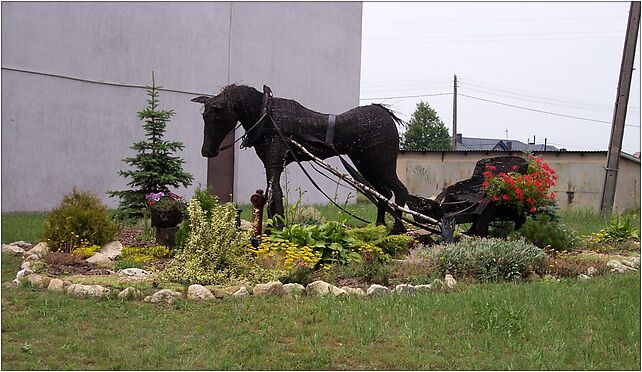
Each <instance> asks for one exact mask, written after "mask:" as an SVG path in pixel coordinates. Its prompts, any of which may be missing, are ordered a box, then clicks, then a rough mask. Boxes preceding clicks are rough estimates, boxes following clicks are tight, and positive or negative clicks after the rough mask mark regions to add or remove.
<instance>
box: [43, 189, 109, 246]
mask: <svg viewBox="0 0 642 372" xmlns="http://www.w3.org/2000/svg"><path fill="white" fill-rule="evenodd" d="M117 232H118V227H117V226H116V224H115V223H113V222H112V221H111V219H110V218H109V215H108V214H107V207H106V206H105V205H104V204H102V203H101V201H100V199H98V196H96V195H95V194H93V193H91V192H88V191H78V190H76V188H75V187H74V189H73V190H72V192H71V193H69V194H67V195H65V196H64V197H63V199H62V202H61V203H60V206H58V207H57V208H55V209H53V210H52V211H51V213H49V216H47V220H46V221H45V223H44V225H43V233H42V236H43V239H44V240H46V241H47V243H48V244H49V247H50V248H51V250H52V251H54V252H55V251H64V252H66V253H70V252H71V251H72V250H74V249H75V248H78V247H80V246H81V245H84V246H87V245H89V246H91V245H99V246H102V245H103V244H105V243H108V242H110V241H112V240H113V239H114V238H115V237H116V233H117Z"/></svg>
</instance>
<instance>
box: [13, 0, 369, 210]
mask: <svg viewBox="0 0 642 372" xmlns="http://www.w3.org/2000/svg"><path fill="white" fill-rule="evenodd" d="M360 38H361V4H360V3H325V4H322V3H229V2H112V3H108V2H91V3H89V2H87V3H81V2H3V3H2V55H3V60H2V143H1V144H2V211H34V210H46V209H50V208H52V207H55V206H56V205H57V204H58V203H59V202H60V200H61V199H62V196H63V195H64V194H65V193H68V192H69V191H71V189H72V187H74V186H76V187H78V188H79V189H82V190H89V191H92V192H95V193H96V194H98V195H99V196H100V197H101V198H102V199H103V201H105V202H106V203H107V204H108V205H109V206H110V207H115V206H116V205H117V203H118V202H117V200H115V199H109V198H107V197H106V195H105V191H106V190H121V189H125V188H127V186H126V182H127V181H126V180H125V179H123V178H122V177H119V176H118V175H117V173H118V171H119V170H120V169H123V168H125V166H126V165H125V163H123V162H122V159H123V158H124V157H127V156H132V155H134V154H135V152H134V151H133V150H130V149H129V147H130V146H131V144H132V143H133V142H134V141H138V140H141V139H142V138H143V134H144V131H143V129H142V127H141V123H140V121H139V120H138V118H137V116H136V112H137V111H140V110H142V109H143V108H144V107H145V105H146V99H147V96H146V95H145V90H144V89H143V88H136V87H131V86H122V85H140V86H144V85H148V84H150V82H151V72H152V71H154V73H155V77H156V82H157V84H160V85H162V86H164V87H165V88H168V89H174V90H179V91H185V92H193V93H199V94H200V93H216V92H218V91H219V89H220V88H221V87H222V86H224V85H227V84H229V83H231V82H236V83H242V84H248V85H254V86H255V87H256V88H257V89H259V90H260V89H261V87H262V85H263V84H264V83H265V84H268V85H270V86H271V87H272V90H273V91H274V93H275V94H276V95H279V96H284V97H292V98H295V99H298V100H300V101H301V102H302V103H303V104H308V105H310V106H311V107H313V108H316V109H319V110H327V111H328V112H331V111H340V110H343V109H346V108H348V107H351V106H355V105H357V104H358V97H359V75H360V73H359V72H360V71H359V68H360V67H359V66H360ZM319 61H321V62H319ZM15 69H19V70H28V71H32V72H37V73H30V72H23V71H15ZM43 73H44V74H54V75H63V76H69V77H75V78H80V79H87V80H95V81H102V82H111V83H116V84H115V85H105V84H97V83H91V82H86V81H78V80H73V79H64V78H60V77H53V76H47V75H43ZM193 93H177V92H161V93H160V101H161V109H173V110H175V112H176V115H175V116H174V117H173V119H172V121H171V122H170V123H169V125H168V127H167V133H166V138H167V139H171V140H178V141H182V142H183V143H184V144H185V149H184V151H182V152H180V153H179V154H178V155H180V156H181V157H183V158H184V159H185V161H186V164H185V165H184V167H185V169H186V170H187V171H189V172H190V173H192V174H193V175H194V185H193V186H192V187H190V188H188V189H187V190H185V189H180V190H176V191H177V192H179V193H180V194H183V195H186V196H188V197H190V196H191V195H192V192H193V189H194V188H195V187H196V186H197V185H198V184H202V185H203V186H204V185H205V184H206V179H207V160H206V159H204V158H203V157H201V155H200V147H201V143H202V136H203V134H202V133H203V122H202V118H201V115H200V107H199V106H198V105H196V104H194V103H192V102H190V99H191V98H193V97H194V94H193ZM237 151H238V150H237ZM235 161H236V162H237V164H236V172H238V173H239V175H238V178H237V179H236V186H235V194H238V195H235V199H236V200H238V201H241V202H247V200H248V198H249V195H250V194H251V192H249V191H248V190H249V189H252V188H256V187H259V186H261V187H265V186H264V183H265V181H264V179H265V177H264V176H261V172H262V168H261V167H260V165H259V164H258V160H257V159H256V158H255V155H254V154H253V150H245V151H239V156H237V157H236V160H235ZM246 176H247V178H246ZM254 179H256V180H257V182H256V186H254V181H253V180H254ZM249 180H252V182H249ZM259 180H260V181H262V182H259ZM290 181H291V182H292V183H293V185H294V186H295V185H296V182H300V179H297V178H296V177H290ZM245 186H247V187H245ZM304 187H306V186H304ZM251 191H252V192H253V191H254V190H251ZM308 194H311V196H310V199H311V200H310V201H311V202H314V201H317V202H321V197H320V195H316V196H314V195H312V194H314V193H313V192H310V193H308Z"/></svg>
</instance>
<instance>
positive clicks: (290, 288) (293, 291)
mask: <svg viewBox="0 0 642 372" xmlns="http://www.w3.org/2000/svg"><path fill="white" fill-rule="evenodd" d="M283 293H285V294H286V295H291V296H300V295H304V294H305V287H304V286H302V285H301V284H299V283H288V284H284V285H283Z"/></svg>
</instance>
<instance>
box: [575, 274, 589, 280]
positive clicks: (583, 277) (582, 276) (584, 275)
mask: <svg viewBox="0 0 642 372" xmlns="http://www.w3.org/2000/svg"><path fill="white" fill-rule="evenodd" d="M577 277H578V278H579V279H581V280H589V279H591V277H590V276H588V275H586V274H582V273H580V274H579V275H578V276H577Z"/></svg>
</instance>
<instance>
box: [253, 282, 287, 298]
mask: <svg viewBox="0 0 642 372" xmlns="http://www.w3.org/2000/svg"><path fill="white" fill-rule="evenodd" d="M252 294H253V295H254V296H283V283H281V282H279V281H276V282H268V283H265V284H257V285H255V286H254V289H253V290H252Z"/></svg>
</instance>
